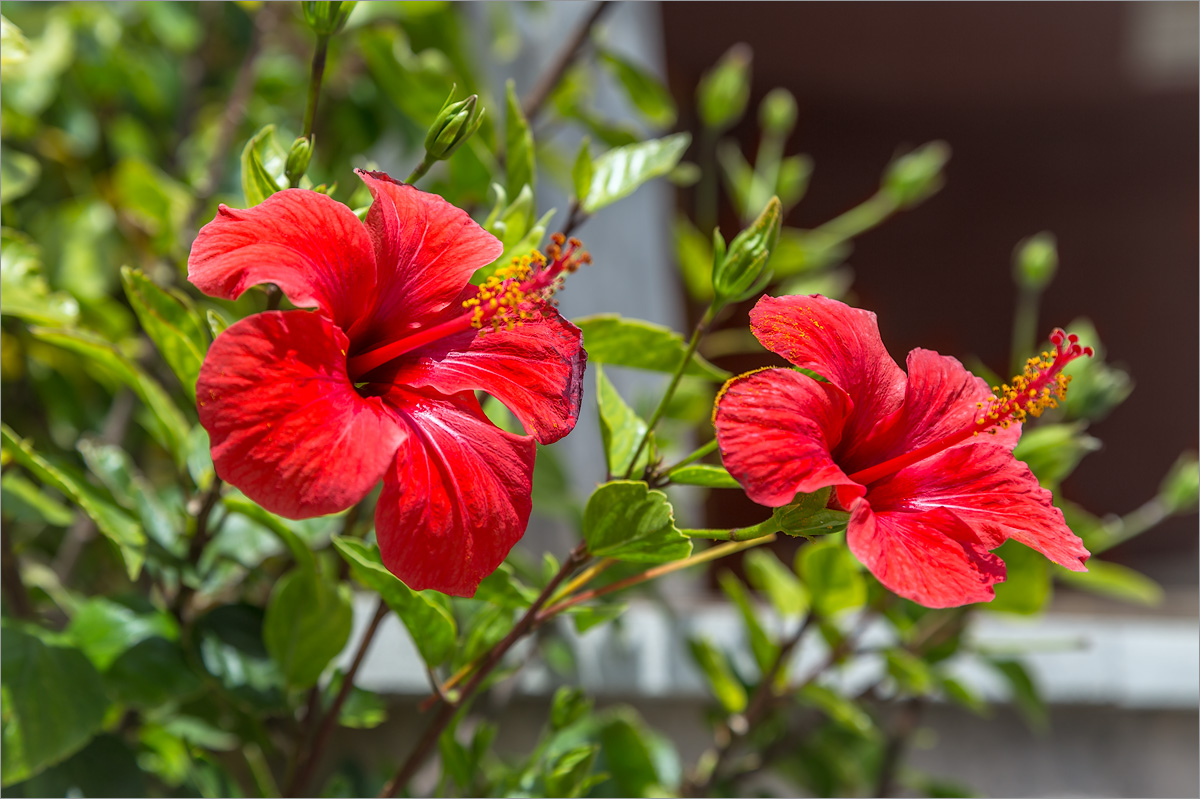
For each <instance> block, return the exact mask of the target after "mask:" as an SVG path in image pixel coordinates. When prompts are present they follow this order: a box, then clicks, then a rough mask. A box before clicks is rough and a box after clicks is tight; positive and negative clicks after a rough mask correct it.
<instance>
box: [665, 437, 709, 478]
mask: <svg viewBox="0 0 1200 799" xmlns="http://www.w3.org/2000/svg"><path fill="white" fill-rule="evenodd" d="M716 451H717V440H716V439H715V438H714V439H713V440H712V441H709V442H708V443H707V444H704V445H703V446H701V447H698V448H697V449H696V451H695V452H693V453H692V454H691V455H688V456H687V457H686V458H684V459H683V460H681V461H680V462H679V463H677V464H675V465H674V466H672V467H670V468H669V469H665V470H663V472H662V476H663V477H670V476H671V472H674V471H677V470H679V469H682V468H683V467H684V466H687V465H688V464H689V463H693V462H695V461H698V460H700V459H701V458H703V457H704V456H705V455H707V454H709V453H710V452H716Z"/></svg>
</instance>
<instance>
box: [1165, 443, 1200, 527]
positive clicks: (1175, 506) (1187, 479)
mask: <svg viewBox="0 0 1200 799" xmlns="http://www.w3.org/2000/svg"><path fill="white" fill-rule="evenodd" d="M1158 498H1159V500H1160V501H1161V502H1162V503H1163V504H1164V505H1166V506H1167V508H1168V510H1169V511H1170V512H1171V513H1192V512H1194V511H1195V510H1196V505H1197V502H1200V464H1198V463H1197V461H1196V456H1195V455H1191V454H1186V453H1185V454H1183V455H1181V456H1179V460H1177V461H1175V465H1174V466H1172V467H1171V471H1170V472H1169V473H1168V474H1167V476H1166V478H1164V479H1163V482H1162V487H1161V488H1159V489H1158Z"/></svg>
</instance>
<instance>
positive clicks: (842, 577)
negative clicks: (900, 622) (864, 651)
mask: <svg viewBox="0 0 1200 799" xmlns="http://www.w3.org/2000/svg"><path fill="white" fill-rule="evenodd" d="M796 574H798V575H799V576H800V579H801V580H803V581H804V584H805V586H807V588H808V593H809V596H810V597H812V605H813V608H814V609H815V610H816V611H817V612H818V613H820V614H821V615H822V616H826V617H828V616H832V615H834V614H835V613H838V612H840V611H843V610H848V609H850V608H857V607H861V606H862V604H863V603H864V602H866V601H867V584H866V581H865V580H864V579H863V576H862V571H861V567H860V566H859V564H858V561H857V560H855V559H854V556H853V555H851V554H850V551H849V550H848V549H846V547H845V545H844V544H843V543H842V542H841V541H838V540H837V539H834V538H824V539H821V540H820V541H814V542H813V543H811V544H806V545H804V546H802V547H800V550H799V551H798V552H797V553H796Z"/></svg>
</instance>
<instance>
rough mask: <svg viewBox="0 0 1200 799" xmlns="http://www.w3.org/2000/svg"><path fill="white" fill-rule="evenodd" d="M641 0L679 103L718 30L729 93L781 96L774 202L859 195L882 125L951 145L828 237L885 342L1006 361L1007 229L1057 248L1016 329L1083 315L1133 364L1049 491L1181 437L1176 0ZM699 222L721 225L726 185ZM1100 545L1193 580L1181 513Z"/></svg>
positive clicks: (819, 202)
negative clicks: (649, 3)
mask: <svg viewBox="0 0 1200 799" xmlns="http://www.w3.org/2000/svg"><path fill="white" fill-rule="evenodd" d="M662 14H663V18H664V25H663V28H664V32H665V41H666V63H667V70H668V80H669V84H670V86H671V88H672V91H673V92H674V94H675V95H676V97H677V99H678V101H679V103H680V107H681V110H682V111H683V113H684V114H688V113H689V112H690V111H691V109H692V105H693V100H692V96H693V95H692V93H693V89H694V87H695V85H696V82H697V81H698V80H699V78H700V76H701V75H702V74H703V73H704V71H705V70H707V69H708V68H709V67H710V66H711V65H712V64H713V63H714V62H715V61H716V60H717V59H718V58H719V57H720V56H721V55H722V53H724V52H725V51H726V50H727V49H728V48H729V46H730V44H731V43H732V42H745V43H746V44H748V45H750V47H751V48H752V50H753V54H754V61H753V78H754V80H753V94H752V96H751V101H750V108H755V107H756V106H757V103H758V101H759V100H760V99H761V98H762V96H763V95H764V94H765V93H766V92H767V91H769V90H770V89H771V88H773V87H775V86H782V87H785V88H787V89H788V90H790V91H791V92H792V93H793V94H794V95H795V96H796V98H797V100H798V102H799V105H800V122H799V124H798V126H797V129H796V131H795V133H794V134H793V136H792V140H791V142H790V145H789V149H788V153H789V154H790V153H793V152H804V153H808V154H810V155H811V156H812V157H813V159H814V162H815V164H816V169H815V171H814V174H813V179H812V184H811V187H810V189H809V191H808V194H807V195H806V196H805V199H804V202H802V203H801V204H800V205H799V206H798V207H797V208H796V209H795V211H794V212H792V214H791V215H790V216H789V217H788V218H787V219H785V224H788V225H793V226H797V227H802V228H803V227H813V226H815V225H817V224H819V223H820V222H823V221H825V220H827V219H829V218H831V217H833V216H835V215H836V214H838V213H841V212H843V211H845V210H846V209H848V208H850V207H851V206H853V205H854V204H856V203H858V202H861V201H862V200H863V199H865V198H866V197H867V196H869V195H870V194H871V193H872V192H873V191H874V190H875V188H876V186H877V184H878V175H879V171H880V169H881V167H882V165H883V164H885V163H886V162H887V161H888V160H889V159H890V158H891V157H892V156H893V155H894V154H895V153H896V151H897V148H898V147H905V146H915V145H918V144H921V143H923V142H926V141H930V140H933V139H944V140H945V141H947V142H949V144H950V145H951V146H952V148H953V157H952V159H951V161H950V164H949V167H948V170H947V185H946V187H945V188H944V189H943V190H942V191H941V192H940V193H939V194H937V195H936V196H934V197H933V198H932V199H931V200H928V201H927V202H925V203H924V204H923V205H921V206H920V207H918V208H916V209H914V210H912V211H911V212H908V213H904V214H902V215H901V216H900V217H898V218H896V219H893V220H891V221H889V222H887V223H885V224H884V225H882V226H880V227H879V228H878V229H877V230H873V231H870V232H868V233H866V234H865V235H863V236H862V237H861V238H859V239H858V240H857V242H856V247H855V251H854V253H853V255H852V256H851V259H850V263H851V264H852V265H853V267H854V270H855V275H856V279H855V283H854V294H855V296H856V297H857V299H858V303H857V304H860V305H862V306H864V307H867V308H870V309H871V310H873V311H875V312H876V313H877V314H878V315H879V322H880V328H881V332H882V336H883V340H884V342H885V343H886V344H887V346H888V348H889V350H890V351H891V354H892V355H893V357H895V358H896V359H897V360H898V361H900V362H901V363H903V359H904V356H905V354H906V353H907V352H908V351H909V350H910V349H912V348H913V347H917V346H922V347H927V348H931V349H935V350H938V351H939V352H942V353H946V354H952V355H955V356H957V357H959V358H961V359H966V358H967V357H969V356H971V355H976V356H978V357H979V358H980V359H982V361H983V362H984V363H985V364H987V365H989V366H990V367H991V368H992V369H994V370H996V371H997V372H1001V373H1003V374H1004V375H1007V374H1008V351H1009V338H1010V330H1011V323H1012V313H1013V307H1014V300H1015V298H1016V288H1015V286H1014V283H1013V280H1012V277H1011V256H1012V251H1013V248H1014V246H1015V245H1016V243H1017V242H1018V241H1019V240H1021V239H1022V238H1025V237H1026V236H1029V235H1031V234H1034V233H1036V232H1038V231H1042V230H1048V231H1051V232H1052V233H1053V234H1054V235H1055V236H1056V237H1057V240H1058V247H1059V255H1060V267H1059V271H1058V276H1057V278H1056V279H1055V281H1054V282H1053V283H1052V284H1051V286H1050V287H1049V289H1048V290H1047V292H1046V293H1045V295H1044V297H1043V301H1042V313H1041V316H1040V319H1039V331H1040V332H1041V333H1042V334H1046V333H1048V332H1049V330H1050V328H1051V327H1053V326H1055V325H1066V324H1067V323H1068V322H1070V321H1071V320H1073V319H1075V318H1077V317H1080V316H1087V317H1089V318H1090V319H1091V320H1092V322H1093V323H1094V324H1095V326H1096V329H1097V331H1098V333H1099V335H1100V337H1101V339H1102V341H1103V343H1104V346H1105V348H1106V349H1107V357H1108V360H1109V362H1111V363H1115V364H1117V365H1121V366H1123V367H1125V368H1126V369H1127V370H1129V371H1130V372H1131V373H1132V375H1133V379H1134V382H1135V389H1134V391H1133V394H1132V396H1131V397H1130V398H1129V399H1128V400H1127V401H1126V402H1125V403H1124V404H1123V405H1121V406H1120V407H1118V408H1117V409H1116V410H1115V411H1114V412H1113V413H1112V414H1111V415H1110V416H1109V417H1108V418H1107V419H1105V420H1103V421H1102V422H1100V423H1099V424H1096V425H1094V426H1093V427H1092V428H1091V432H1092V434H1093V435H1095V436H1096V437H1098V438H1099V439H1101V440H1102V441H1103V442H1104V448H1103V449H1102V450H1101V451H1099V452H1096V453H1093V454H1091V455H1089V456H1088V457H1086V458H1085V459H1084V461H1083V463H1082V464H1081V465H1080V467H1079V468H1078V470H1077V471H1076V472H1075V473H1074V474H1073V475H1072V476H1071V477H1070V478H1069V480H1068V481H1067V482H1066V484H1065V486H1064V493H1065V494H1066V495H1068V496H1070V497H1071V498H1072V499H1073V500H1074V501H1076V502H1078V503H1080V504H1082V505H1084V506H1085V507H1087V508H1089V509H1090V510H1092V511H1093V512H1095V513H1097V514H1104V513H1127V512H1129V511H1131V510H1133V509H1134V508H1136V507H1137V506H1139V505H1140V504H1141V503H1143V502H1145V501H1146V500H1147V499H1148V498H1149V497H1151V496H1152V495H1153V494H1154V493H1155V492H1156V490H1157V488H1158V484H1159V481H1160V480H1161V479H1162V477H1163V476H1164V475H1165V474H1166V472H1167V471H1168V469H1169V468H1170V466H1171V464H1172V463H1173V462H1174V461H1175V458H1176V457H1177V456H1178V454H1179V453H1180V451H1181V450H1185V449H1187V450H1195V449H1196V446H1197V396H1198V393H1200V389H1198V386H1197V369H1196V364H1197V362H1198V360H1200V352H1198V349H1197V296H1198V288H1200V286H1198V269H1197V263H1198V255H1200V253H1198V251H1197V233H1198V231H1197V218H1198V212H1200V208H1198V201H1197V174H1198V171H1200V159H1198V157H1197V152H1198V150H1197V141H1198V139H1197V133H1198V129H1197V61H1196V36H1197V4H1195V3H903V4H895V3H687V2H679V3H665V4H663V5H662ZM691 113H692V117H693V119H694V112H691ZM756 130H757V125H756V121H755V119H754V115H753V114H748V115H747V116H746V118H745V119H744V120H743V122H742V123H741V124H740V125H739V127H737V128H735V129H734V130H733V131H732V135H734V136H735V137H737V138H739V139H740V140H741V141H742V143H743V145H744V146H745V148H746V150H747V152H748V153H751V152H752V151H753V147H754V146H755V141H756ZM722 227H723V228H724V229H736V219H735V218H734V217H733V215H732V211H731V210H730V209H729V208H725V209H724V210H723V218H722ZM723 365H725V366H727V367H728V368H731V369H735V370H736V368H737V366H736V365H734V364H729V363H723ZM717 493H720V494H721V495H723V496H722V497H721V501H722V502H731V503H734V504H733V506H732V507H720V508H715V509H713V510H714V512H715V513H716V514H721V515H725V514H727V513H728V514H734V515H736V514H740V513H745V512H748V511H749V509H750V507H752V506H749V504H748V503H746V507H745V508H743V507H741V506H740V505H738V504H737V502H738V500H736V499H730V498H728V497H726V496H724V495H726V494H732V493H733V492H717ZM1106 557H1108V558H1111V559H1113V560H1116V561H1118V562H1122V563H1125V564H1126V565H1130V566H1133V567H1135V568H1138V569H1140V570H1143V571H1146V572H1147V573H1148V574H1150V575H1151V576H1152V577H1154V578H1156V579H1158V580H1160V581H1162V582H1163V583H1164V584H1165V585H1166V587H1168V589H1170V588H1171V587H1173V586H1180V587H1183V586H1192V585H1194V584H1195V583H1196V564H1197V557H1198V549H1197V530H1196V518H1195V517H1194V516H1185V517H1177V518H1175V519H1171V520H1168V521H1167V522H1166V523H1165V524H1163V525H1162V526H1161V527H1159V528H1157V529H1156V530H1154V531H1152V532H1150V533H1149V534H1147V535H1144V536H1142V537H1139V538H1137V539H1134V540H1133V541H1130V542H1128V543H1126V544H1123V545H1121V546H1119V547H1118V548H1116V549H1114V550H1112V551H1111V552H1109V553H1107V554H1106ZM1189 593H1190V592H1189ZM1192 604H1194V602H1193V603H1192Z"/></svg>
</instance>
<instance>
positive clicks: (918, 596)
mask: <svg viewBox="0 0 1200 799" xmlns="http://www.w3.org/2000/svg"><path fill="white" fill-rule="evenodd" d="M871 505H872V503H870V502H868V501H867V500H865V499H860V500H858V501H857V502H855V503H854V505H853V506H852V507H851V509H850V523H849V525H848V526H847V528H846V544H847V545H848V546H849V547H850V551H851V552H853V553H854V556H855V557H856V558H858V559H859V561H860V562H861V563H862V564H863V565H864V566H866V567H867V568H868V569H869V570H870V571H871V574H874V575H875V577H876V579H878V580H879V582H881V583H883V585H884V586H886V587H887V588H888V589H889V590H891V591H892V592H893V593H896V594H899V595H900V596H902V597H905V598H906V599H911V600H912V601H913V602H917V603H920V604H922V605H925V606H926V607H930V608H951V607H956V606H958V605H967V604H970V603H972V602H987V601H990V600H991V599H993V598H994V597H995V596H996V590H995V588H994V587H993V586H995V584H996V583H999V582H1003V581H1004V576H1005V569H1004V561H1002V560H1000V558H998V557H996V556H995V555H993V554H992V553H990V552H988V551H987V548H986V546H985V545H984V544H983V542H981V541H980V540H979V539H978V538H977V537H976V536H975V534H974V533H973V532H972V530H971V528H970V527H968V526H967V525H966V524H964V523H963V522H962V521H960V520H959V519H958V518H957V517H956V516H955V515H954V514H953V513H950V512H949V511H947V510H944V509H941V508H936V509H934V510H930V511H926V512H922V513H905V512H894V513H887V512H876V511H874V510H873V509H872V507H871Z"/></svg>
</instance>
